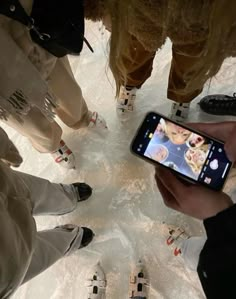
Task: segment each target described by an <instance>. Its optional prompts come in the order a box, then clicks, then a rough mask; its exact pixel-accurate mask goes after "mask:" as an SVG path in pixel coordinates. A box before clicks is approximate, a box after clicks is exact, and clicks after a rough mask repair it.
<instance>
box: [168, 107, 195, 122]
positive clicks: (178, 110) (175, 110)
mask: <svg viewBox="0 0 236 299" xmlns="http://www.w3.org/2000/svg"><path fill="white" fill-rule="evenodd" d="M189 107H190V104H189V103H173V104H172V106H171V112H170V114H169V117H170V118H171V119H172V120H174V121H177V122H184V121H185V120H186V119H187V117H188V113H189Z"/></svg>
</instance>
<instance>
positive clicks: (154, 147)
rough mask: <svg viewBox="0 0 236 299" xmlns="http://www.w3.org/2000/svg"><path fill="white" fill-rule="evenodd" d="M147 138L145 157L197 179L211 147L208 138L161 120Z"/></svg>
mask: <svg viewBox="0 0 236 299" xmlns="http://www.w3.org/2000/svg"><path fill="white" fill-rule="evenodd" d="M149 138H150V142H149V144H148V146H147V148H146V150H145V152H144V155H145V156H146V157H148V158H150V159H152V160H155V161H157V162H159V163H161V164H163V165H166V166H168V167H170V168H172V169H174V170H176V171H178V172H180V173H182V174H183V175H186V176H188V177H190V178H193V179H195V180H197V179H198V177H199V175H200V173H201V170H202V168H203V165H204V163H205V161H206V159H207V156H208V153H209V150H210V148H211V145H212V144H211V141H210V140H209V139H208V138H205V137H203V136H201V135H199V134H196V133H193V132H191V131H189V130H187V129H185V128H183V127H181V126H179V125H176V124H174V123H172V122H169V121H167V120H164V119H163V118H161V119H160V121H159V123H158V125H157V127H156V130H155V132H154V133H153V134H151V135H150V136H149Z"/></svg>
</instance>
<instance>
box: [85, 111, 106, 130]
mask: <svg viewBox="0 0 236 299" xmlns="http://www.w3.org/2000/svg"><path fill="white" fill-rule="evenodd" d="M94 127H96V128H101V129H107V124H106V121H105V119H104V118H103V117H102V116H101V115H99V114H98V113H97V112H96V111H95V112H92V113H91V118H90V121H89V125H88V128H94Z"/></svg>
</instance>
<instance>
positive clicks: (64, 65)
mask: <svg viewBox="0 0 236 299" xmlns="http://www.w3.org/2000/svg"><path fill="white" fill-rule="evenodd" d="M48 81H49V86H50V87H51V89H52V91H53V92H54V94H55V95H56V97H57V101H58V105H59V107H58V108H56V109H55V113H56V115H57V116H58V117H59V118H60V119H61V120H62V121H63V122H64V123H65V124H66V125H67V126H68V127H70V128H73V129H79V128H81V127H84V126H87V125H88V123H89V118H90V113H89V111H88V107H87V105H86V103H85V100H84V98H83V96H82V92H81V89H80V87H79V86H78V84H77V82H76V81H75V78H74V76H73V73H72V70H71V67H70V64H69V61H68V58H67V57H65V58H60V59H57V62H56V64H55V67H54V69H53V71H52V72H51V73H50V75H49V77H48ZM23 119H24V123H23V124H21V123H19V122H18V121H17V120H15V119H14V118H13V117H9V120H8V121H6V124H8V125H9V126H11V127H13V128H14V129H16V130H17V131H18V132H19V133H20V134H22V135H24V136H26V137H27V138H28V139H29V140H30V141H31V143H32V145H33V146H34V147H35V148H36V149H37V150H38V151H40V152H42V153H48V152H53V151H55V150H56V149H57V148H58V147H59V143H60V140H61V135H62V129H61V128H60V126H59V125H58V124H57V123H56V122H55V121H53V122H50V121H49V120H48V119H47V118H46V117H45V116H44V115H43V114H42V112H41V111H40V110H39V109H38V108H32V109H31V110H30V112H29V113H28V115H26V116H23Z"/></svg>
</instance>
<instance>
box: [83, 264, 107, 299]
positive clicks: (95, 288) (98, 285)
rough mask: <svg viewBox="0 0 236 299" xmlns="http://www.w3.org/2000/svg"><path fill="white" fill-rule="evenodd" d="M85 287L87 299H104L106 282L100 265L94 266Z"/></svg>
mask: <svg viewBox="0 0 236 299" xmlns="http://www.w3.org/2000/svg"><path fill="white" fill-rule="evenodd" d="M86 286H87V288H88V297H87V299H105V293H106V286H107V282H106V276H105V273H104V271H103V269H102V267H101V265H100V263H98V264H96V265H95V266H94V267H93V269H92V270H91V271H90V273H89V274H88V276H87V280H86Z"/></svg>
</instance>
